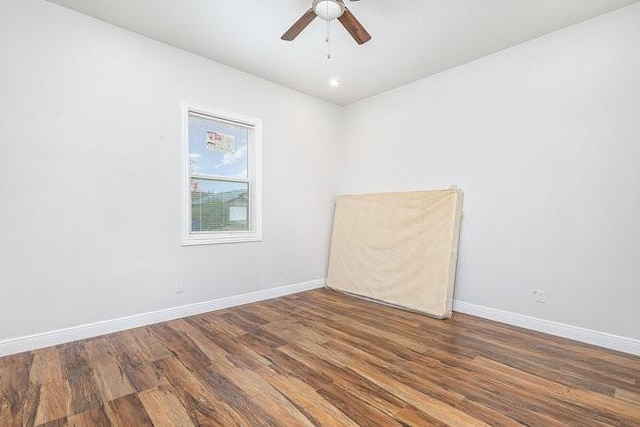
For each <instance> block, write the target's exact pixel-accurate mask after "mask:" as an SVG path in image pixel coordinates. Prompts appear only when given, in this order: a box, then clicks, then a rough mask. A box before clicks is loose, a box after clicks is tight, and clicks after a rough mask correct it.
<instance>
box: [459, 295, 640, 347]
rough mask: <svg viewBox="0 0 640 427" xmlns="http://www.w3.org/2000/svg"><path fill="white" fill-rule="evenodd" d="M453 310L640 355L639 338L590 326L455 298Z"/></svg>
mask: <svg viewBox="0 0 640 427" xmlns="http://www.w3.org/2000/svg"><path fill="white" fill-rule="evenodd" d="M453 310H454V311H458V312H460V313H466V314H471V315H473V316H478V317H482V318H484V319H489V320H495V321H496V322H501V323H506V324H508V325H512V326H519V327H521V328H525V329H531V330H534V331H538V332H544V333H546V334H549V335H556V336H559V337H563V338H569V339H572V340H575V341H580V342H583V343H587V344H593V345H597V346H599V347H604V348H608V349H611V350H617V351H622V352H624V353H630V354H634V355H636V356H640V340H636V339H633V338H627V337H621V336H618V335H612V334H608V333H606V332H599V331H593V330H591V329H585V328H580V327H578V326H572V325H567V324H564V323H558V322H553V321H551V320H545V319H539V318H537V317H531V316H526V315H524V314H518V313H512V312H510V311H504V310H497V309H495V308H489V307H483V306H481V305H476V304H472V303H469V302H464V301H454V302H453Z"/></svg>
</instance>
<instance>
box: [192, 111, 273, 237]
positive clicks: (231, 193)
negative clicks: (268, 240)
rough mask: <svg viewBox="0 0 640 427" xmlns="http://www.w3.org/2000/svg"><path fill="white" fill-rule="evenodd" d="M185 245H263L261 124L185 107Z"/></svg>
mask: <svg viewBox="0 0 640 427" xmlns="http://www.w3.org/2000/svg"><path fill="white" fill-rule="evenodd" d="M183 114H184V131H183V133H184V136H183V139H184V141H183V145H184V148H183V152H184V155H183V157H184V159H183V168H184V173H183V175H184V183H183V189H184V190H183V193H184V197H183V199H184V200H183V205H184V207H183V245H202V244H213V243H230V242H248V241H258V240H261V239H262V221H261V195H260V192H261V186H260V172H261V168H260V153H261V140H262V122H261V121H260V120H258V119H252V118H248V117H243V116H239V115H237V114H230V113H225V112H219V111H215V110H212V109H201V108H191V107H187V106H185V107H184V113H183Z"/></svg>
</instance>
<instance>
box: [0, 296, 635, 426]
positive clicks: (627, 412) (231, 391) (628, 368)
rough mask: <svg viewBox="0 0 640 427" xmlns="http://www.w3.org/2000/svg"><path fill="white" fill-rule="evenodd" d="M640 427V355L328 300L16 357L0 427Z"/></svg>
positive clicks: (263, 307)
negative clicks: (517, 426) (237, 426)
mask: <svg viewBox="0 0 640 427" xmlns="http://www.w3.org/2000/svg"><path fill="white" fill-rule="evenodd" d="M32 425H38V426H49V427H53V426H83V427H84V426H163V427H164V426H216V425H219V426H234V425H242V426H244V425H259V426H262V425H266V426H310V425H316V426H408V425H411V426H429V425H437V426H441V425H454V426H467V425H468V426H482V425H492V426H494V425H505V426H511V425H531V426H555V425H575V426H597V425H626V426H640V358H639V357H634V356H630V355H626V354H623V353H617V352H613V351H607V350H603V349H599V348H596V347H592V346H588V345H583V344H579V343H576V342H573V341H568V340H564V339H561V338H556V337H551V336H547V335H544V334H540V333H535V332H531V331H525V330H522V329H518V328H514V327H510V326H506V325H502V324H499V323H494V322H490V321H487V320H483V319H479V318H475V317H472V316H468V315H463V314H458V313H456V314H455V315H454V318H453V319H450V320H444V321H440V320H435V319H431V318H429V317H425V316H421V315H418V314H414V313H409V312H405V311H401V310H397V309H394V308H390V307H386V306H382V305H378V304H374V303H371V302H368V301H363V300H360V299H356V298H353V297H349V296H345V295H342V294H339V293H336V292H332V291H328V290H324V289H323V290H315V291H310V292H304V293H301V294H296V295H290V296H286V297H282V298H277V299H273V300H269V301H263V302H259V303H255V304H249V305H245V306H241V307H235V308H230V309H226V310H222V311H217V312H213V313H208V314H204V315H200V316H194V317H190V318H186V319H180V320H175V321H171V322H167V323H162V324H157V325H153V326H148V327H145V328H138V329H134V330H130V331H125V332H121V333H116V334H111V335H107V336H103V337H98V338H92V339H88V340H84V341H79V342H74V343H70V344H64V345H59V346H57V347H51V348H46V349H42V350H37V351H32V352H28V353H22V354H18V355H14V356H9V357H5V358H0V426H3V427H4V426H32Z"/></svg>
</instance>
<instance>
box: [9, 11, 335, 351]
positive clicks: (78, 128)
mask: <svg viewBox="0 0 640 427" xmlns="http://www.w3.org/2000/svg"><path fill="white" fill-rule="evenodd" d="M0 7H1V10H0V52H1V54H0V55H1V56H0V206H1V208H0V341H2V340H3V339H9V338H13V337H20V336H25V335H28V334H32V333H38V332H46V331H51V330H55V329H59V328H64V327H68V326H75V325H82V324H85V323H88V322H96V321H101V320H107V319H113V318H117V317H121V316H126V315H132V314H138V313H144V312H147V311H151V310H158V309H162V308H166V307H172V306H178V305H183V304H189V303H192V302H197V301H207V300H212V299H217V298H221V297H225V296H230V295H236V294H243V293H248V292H254V291H259V290H264V289H268V288H272V287H275V286H279V285H286V284H293V283H300V282H304V281H309V280H313V279H319V278H322V277H324V276H325V274H326V262H327V255H328V246H329V238H330V227H331V219H332V213H333V199H334V196H335V192H336V188H337V178H336V177H337V166H334V165H336V164H337V160H338V157H337V156H338V153H337V148H338V144H339V140H340V133H339V132H340V120H341V117H340V114H341V110H340V108H339V107H336V106H334V105H331V104H328V103H325V102H322V101H319V100H317V99H314V98H312V97H309V96H306V95H302V94H300V93H297V92H294V91H291V90H288V89H285V88H283V87H281V86H278V85H275V84H272V83H269V82H266V81H264V80H261V79H259V78H256V77H253V76H250V75H248V74H245V73H241V72H239V71H235V70H233V69H230V68H227V67H224V66H221V65H218V64H216V63H213V62H211V61H208V60H205V59H203V58H200V57H198V56H195V55H192V54H189V53H186V52H184V51H181V50H178V49H174V48H171V47H169V46H166V45H163V44H160V43H157V42H154V41H152V40H149V39H146V38H143V37H141V36H138V35H135V34H132V33H129V32H126V31H124V30H121V29H118V28H116V27H113V26H110V25H107V24H104V23H101V22H98V21H95V20H92V19H89V18H87V17H85V16H82V15H79V14H77V13H74V12H71V11H68V10H66V9H63V8H61V7H58V6H55V5H52V4H50V3H47V2H44V1H41V0H20V1H14V0H11V1H10V0H0ZM182 100H188V101H191V102H193V103H197V104H199V105H210V106H213V107H216V108H220V109H224V110H229V111H234V112H237V113H239V114H243V115H248V116H253V117H259V118H262V119H263V124H264V145H263V164H264V176H263V184H264V191H263V194H264V203H263V205H264V214H263V219H264V241H263V242H260V243H242V244H232V245H215V246H199V247H181V246H180V243H181V175H180V174H181V163H180V154H181V146H180V144H181V141H180V136H181V133H180V132H181V131H180V127H181V101H182ZM318 117H321V118H322V120H318ZM176 279H181V280H183V281H184V282H185V292H184V293H183V294H179V295H176V294H174V293H173V291H174V285H173V284H174V281H175V280H176Z"/></svg>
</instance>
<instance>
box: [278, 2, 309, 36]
mask: <svg viewBox="0 0 640 427" xmlns="http://www.w3.org/2000/svg"><path fill="white" fill-rule="evenodd" d="M316 16H318V15H316V14H315V12H314V11H313V9H309V10H307V11H306V12H305V14H304V15H302V16H301V17H300V19H298V20H297V21H296V22H295V23H294V24H293V25H292V26H291V28H289V29H288V30H287V32H286V33H284V34H283V35H282V37H280V38H281V39H282V40H287V41H291V40H293V39H295V38H296V37H298V34H300V32H301V31H302V30H304V29H305V28H307V25H309V24H310V23H311V21H313V20H314V19H315V18H316Z"/></svg>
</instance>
